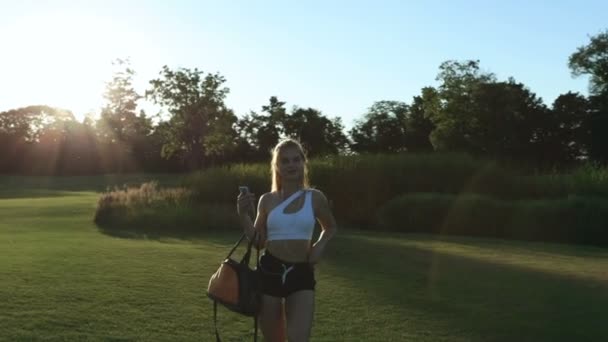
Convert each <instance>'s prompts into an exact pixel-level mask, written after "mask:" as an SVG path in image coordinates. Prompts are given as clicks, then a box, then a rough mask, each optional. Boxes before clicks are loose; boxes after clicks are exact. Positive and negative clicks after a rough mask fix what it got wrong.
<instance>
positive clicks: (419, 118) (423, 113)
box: [405, 87, 439, 152]
mask: <svg viewBox="0 0 608 342" xmlns="http://www.w3.org/2000/svg"><path fill="white" fill-rule="evenodd" d="M438 106H439V95H438V93H437V90H436V89H435V88H433V87H425V88H423V89H422V94H421V95H420V96H414V98H413V100H412V105H411V106H410V107H409V115H408V117H407V118H406V120H405V147H406V148H407V150H408V151H412V152H415V151H432V150H433V144H431V140H430V135H431V132H433V130H434V129H435V125H434V124H433V121H431V119H430V117H431V115H432V111H433V110H434V108H437V107H438Z"/></svg>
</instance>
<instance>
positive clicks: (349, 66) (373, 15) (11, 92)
mask: <svg viewBox="0 0 608 342" xmlns="http://www.w3.org/2000/svg"><path fill="white" fill-rule="evenodd" d="M607 13H608V1H583V0H581V1H576V2H575V1H534V0H531V1H523V0H512V1H458V0H455V1H433V0H430V1H406V0H403V1H382V0H377V1H372V0H370V1H355V0H351V1H341V0H340V1H337V0H336V1H329V0H327V1H316V0H315V1H312V0H311V1H287V0H283V1H264V0H260V1H245V0H241V1H237V0H233V1H229V0H227V1H201V0H199V1H179V0H174V1H168V0H167V1H152V0H149V1H129V0H123V1H112V0H108V1H21V2H16V1H6V0H0V51H1V53H0V56H1V57H0V111H3V110H8V109H12V108H18V107H23V106H27V105H34V104H45V105H50V106H55V107H60V108H65V109H69V110H72V111H73V112H74V114H75V115H76V117H77V118H78V119H82V118H83V117H84V115H85V114H86V113H98V112H99V109H100V108H101V106H102V105H103V98H102V93H103V90H104V86H105V82H107V81H109V80H110V79H111V77H112V71H113V70H114V69H113V67H112V61H113V60H114V59H116V58H129V59H130V61H131V65H132V68H133V69H134V70H135V72H136V73H137V74H136V76H135V88H136V90H137V91H139V92H140V93H143V92H144V91H145V90H146V89H147V88H148V87H149V84H148V82H149V80H151V79H154V78H157V77H158V75H159V71H160V70H161V68H162V66H163V65H167V66H169V67H170V68H173V69H175V68H190V69H194V68H198V69H199V70H202V71H204V72H210V73H215V72H219V73H220V74H222V75H223V76H224V77H225V78H226V80H227V82H226V86H228V87H229V88H230V93H229V95H228V97H227V99H226V103H227V105H228V106H229V107H230V108H232V109H233V110H234V112H235V113H236V114H237V115H238V116H242V115H245V114H247V113H249V111H251V110H254V111H260V109H261V107H262V106H263V105H265V104H266V103H267V102H268V99H269V98H270V96H277V97H278V98H279V100H281V101H284V102H286V106H287V108H292V107H293V106H298V107H313V108H316V109H318V110H320V111H322V113H323V114H325V115H326V116H328V117H331V118H333V117H341V118H342V122H343V124H344V125H345V126H346V128H347V129H348V128H350V127H352V126H353V125H354V123H355V120H357V119H360V118H362V117H363V115H364V114H365V112H366V111H367V109H368V108H369V107H370V106H371V105H372V104H373V103H374V102H376V101H380V100H396V101H404V102H407V103H411V100H412V97H413V96H415V95H418V94H419V93H420V89H421V88H422V87H425V86H436V85H437V81H436V80H435V77H436V75H437V72H438V67H439V65H440V64H441V63H442V62H443V61H446V60H467V59H478V60H480V64H481V67H482V69H483V70H484V71H488V72H493V73H495V74H496V75H497V77H498V79H500V80H506V79H507V78H508V77H514V78H515V80H517V81H518V82H522V83H524V84H525V85H527V86H528V87H529V88H530V89H531V90H532V91H533V92H535V93H536V94H537V95H538V96H540V97H542V98H543V100H544V102H545V103H546V104H548V105H551V103H552V102H553V100H555V98H556V97H557V96H558V95H559V94H563V93H566V92H568V91H574V92H579V93H581V94H584V95H587V94H588V92H587V84H588V78H587V77H579V78H573V77H572V76H571V74H570V70H569V69H568V57H569V56H570V55H571V54H572V53H573V52H575V51H576V49H577V47H579V46H582V45H585V44H587V43H588V42H589V36H590V35H595V34H598V33H600V32H602V31H604V30H606V29H608V21H606V19H607V18H608V14H607ZM142 108H144V109H146V110H147V111H148V112H149V113H150V112H155V111H157V110H158V108H157V107H154V106H151V105H150V104H146V103H142Z"/></svg>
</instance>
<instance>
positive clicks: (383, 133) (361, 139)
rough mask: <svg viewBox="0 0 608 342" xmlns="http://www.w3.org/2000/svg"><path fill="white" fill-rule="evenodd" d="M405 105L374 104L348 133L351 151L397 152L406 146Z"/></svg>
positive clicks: (397, 102)
mask: <svg viewBox="0 0 608 342" xmlns="http://www.w3.org/2000/svg"><path fill="white" fill-rule="evenodd" d="M408 116H409V107H408V105H407V104H405V103H403V102H399V101H379V102H376V103H374V104H373V105H372V106H371V107H370V108H369V110H368V112H367V113H366V114H365V116H364V118H363V120H360V121H358V122H357V123H356V125H355V127H353V128H352V129H351V131H350V135H351V137H352V140H353V144H352V147H351V148H352V150H353V151H355V152H360V153H365V152H367V153H380V152H398V151H403V150H405V146H406V131H405V126H406V119H407V117H408Z"/></svg>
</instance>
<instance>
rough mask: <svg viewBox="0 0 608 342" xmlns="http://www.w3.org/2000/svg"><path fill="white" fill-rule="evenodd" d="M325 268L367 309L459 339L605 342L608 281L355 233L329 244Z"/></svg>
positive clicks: (607, 312) (340, 237)
mask: <svg viewBox="0 0 608 342" xmlns="http://www.w3.org/2000/svg"><path fill="white" fill-rule="evenodd" d="M402 238H407V237H406V236H405V237H402ZM355 260H356V261H355ZM323 267H324V268H326V269H327V271H328V273H330V274H331V275H332V276H335V277H338V278H342V279H345V280H346V281H347V283H352V284H353V286H354V287H355V288H356V289H359V290H362V291H364V293H366V294H368V296H371V297H372V298H373V301H372V303H375V304H377V305H379V306H380V307H389V308H391V310H396V311H402V312H401V314H402V315H403V317H411V314H412V313H417V314H418V315H419V316H420V317H425V321H424V323H425V324H426V323H427V322H428V320H431V321H434V322H436V323H437V325H439V326H442V325H444V326H447V327H448V328H447V330H450V331H453V333H454V334H455V335H459V336H460V337H461V339H464V340H473V341H513V340H519V341H522V340H524V341H589V340H594V341H595V340H602V339H603V338H604V337H605V334H604V331H605V330H604V326H605V317H606V315H608V281H606V282H603V281H599V280H588V279H581V278H577V277H573V276H564V275H561V274H559V273H557V272H556V273H551V272H541V271H534V270H530V269H527V268H525V267H519V266H514V265H505V264H500V263H495V262H488V261H485V260H479V259H473V258H470V257H461V256H455V255H454V254H447V253H442V252H441V250H428V249H424V248H418V247H410V246H402V245H399V244H397V243H393V242H391V240H390V239H387V240H386V241H378V240H377V239H366V237H365V235H360V234H354V235H348V234H345V235H342V236H339V237H338V238H336V240H335V242H334V241H332V246H331V248H330V249H329V250H328V252H327V255H326V257H325V260H324V262H323ZM556 268H559V266H557V267H556ZM370 310H372V311H373V310H374V307H373V306H372V307H371V308H370ZM408 315H409V316H408ZM421 322H422V321H421ZM414 324H415V323H414ZM454 337H455V336H454Z"/></svg>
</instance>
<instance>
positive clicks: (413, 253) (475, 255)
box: [0, 178, 608, 341]
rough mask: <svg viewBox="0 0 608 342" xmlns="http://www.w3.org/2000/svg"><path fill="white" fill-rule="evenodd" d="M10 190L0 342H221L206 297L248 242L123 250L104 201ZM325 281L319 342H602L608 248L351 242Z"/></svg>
mask: <svg viewBox="0 0 608 342" xmlns="http://www.w3.org/2000/svg"><path fill="white" fill-rule="evenodd" d="M28 181H29V182H32V183H36V182H35V181H34V180H28ZM63 181H64V182H65V183H64V184H66V185H71V184H70V182H69V180H63ZM92 181H93V182H97V184H98V185H102V183H103V182H104V181H103V180H100V179H97V180H92ZM0 184H2V181H1V178H0ZM11 184H12V185H11V186H7V187H6V188H4V189H3V190H6V191H3V192H2V195H0V218H1V219H0V250H1V252H0V341H31V340H34V341H38V340H44V341H66V340H70V341H71V340H77V341H82V340H89V341H178V340H179V341H213V340H214V337H213V324H212V305H211V302H210V301H209V300H208V299H207V298H206V296H205V289H206V284H207V281H208V278H209V276H210V275H211V274H212V273H213V272H214V271H215V269H216V267H217V266H218V263H219V262H220V260H222V258H223V257H224V256H225V254H226V253H227V252H228V250H229V247H230V246H231V245H232V243H233V242H234V241H235V240H236V239H237V238H238V236H239V231H238V229H236V228H234V229H233V228H227V229H226V232H224V233H217V232H216V233H213V234H211V233H209V234H208V235H202V236H198V237H197V238H184V239H175V238H171V237H163V236H158V235H157V236H145V235H141V236H139V237H138V238H120V237H116V236H112V235H108V234H105V233H104V232H103V231H101V230H100V229H98V227H96V226H95V225H94V223H93V222H92V218H93V215H94V212H95V205H96V203H97V200H98V197H99V194H98V193H96V192H93V191H91V190H89V189H90V187H89V186H87V185H86V184H85V183H84V182H83V183H82V184H81V186H82V188H80V189H79V186H76V185H74V186H67V187H65V189H62V187H61V186H55V187H52V188H50V189H46V190H45V189H42V190H40V191H39V192H35V191H34V192H30V191H33V187H27V186H24V187H23V189H24V190H23V191H24V193H21V192H20V191H21V188H20V186H19V184H18V182H13V183H11ZM9 193H12V194H14V195H16V196H9V195H8V194H9ZM32 194H34V195H35V196H34V195H32ZM317 281H318V283H317V312H316V315H315V323H314V327H313V339H312V340H313V341H513V340H517V341H600V340H603V339H604V338H605V318H606V316H607V315H608V250H607V249H600V248H593V247H581V246H568V245H559V244H539V243H526V242H513V241H502V240H492V239H474V238H466V237H442V236H430V235H415V234H399V233H372V232H362V231H354V230H346V229H342V230H341V231H340V232H339V235H338V236H337V237H336V239H335V241H332V243H331V244H330V246H329V250H328V251H327V255H326V257H325V259H324V260H323V262H322V263H321V264H320V265H319V266H318V267H317ZM251 325H252V324H251V321H250V319H247V318H242V317H240V316H237V315H235V314H231V313H229V312H228V311H227V310H221V311H220V331H221V333H222V337H224V338H225V340H226V341H247V340H249V339H248V338H249V336H250V335H249V334H250V332H251V330H252V326H251Z"/></svg>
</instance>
